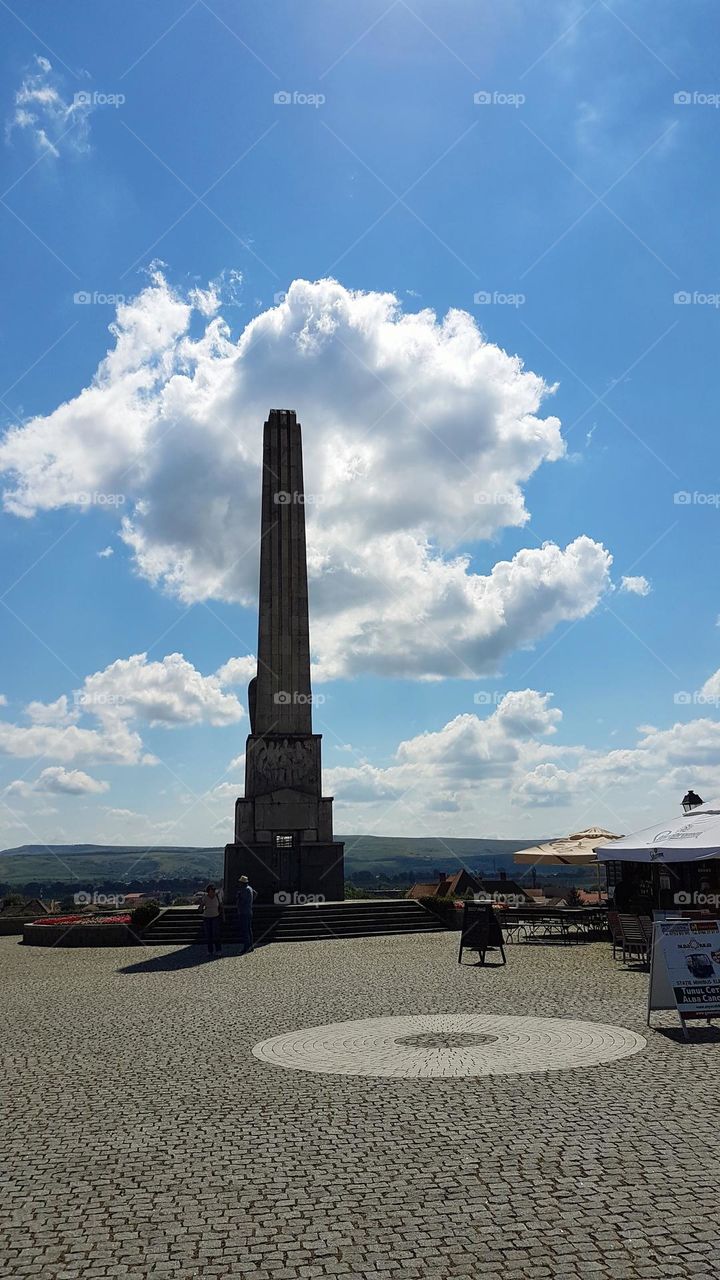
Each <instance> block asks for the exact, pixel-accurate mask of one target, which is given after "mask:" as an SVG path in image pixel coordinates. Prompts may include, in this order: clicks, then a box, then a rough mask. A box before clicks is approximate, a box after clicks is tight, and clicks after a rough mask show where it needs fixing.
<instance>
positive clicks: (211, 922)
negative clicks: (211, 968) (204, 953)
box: [200, 884, 222, 956]
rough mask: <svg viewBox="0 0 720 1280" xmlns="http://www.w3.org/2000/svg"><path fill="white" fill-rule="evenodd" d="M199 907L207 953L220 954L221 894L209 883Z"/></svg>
mask: <svg viewBox="0 0 720 1280" xmlns="http://www.w3.org/2000/svg"><path fill="white" fill-rule="evenodd" d="M200 909H201V911H202V917H203V928H204V930H205V941H206V942H207V949H208V955H209V956H211V955H213V952H215V953H216V954H217V955H221V954H222V894H221V893H220V892H219V890H217V889H216V888H215V885H214V884H209V885H208V886H207V888H206V890H205V892H204V894H203V896H202V899H201V902H200Z"/></svg>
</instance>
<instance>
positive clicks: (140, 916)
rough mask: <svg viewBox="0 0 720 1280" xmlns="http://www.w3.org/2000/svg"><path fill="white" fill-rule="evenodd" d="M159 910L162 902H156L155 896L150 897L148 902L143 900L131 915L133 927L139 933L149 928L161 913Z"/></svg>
mask: <svg viewBox="0 0 720 1280" xmlns="http://www.w3.org/2000/svg"><path fill="white" fill-rule="evenodd" d="M159 911H160V903H159V902H155V900H154V899H153V898H149V899H148V901H147V902H141V903H140V905H139V906H137V907H136V908H135V910H134V911H133V912H132V915H131V917H130V918H131V921H132V927H133V929H135V930H136V932H138V933H142V931H143V929H147V927H148V925H149V924H150V923H151V922H152V921H153V920H154V919H155V917H156V915H158V914H159Z"/></svg>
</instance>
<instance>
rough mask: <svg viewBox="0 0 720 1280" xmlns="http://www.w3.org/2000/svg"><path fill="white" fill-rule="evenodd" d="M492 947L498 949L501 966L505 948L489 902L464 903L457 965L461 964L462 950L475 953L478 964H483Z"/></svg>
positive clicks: (497, 922) (493, 910)
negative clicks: (476, 953)
mask: <svg viewBox="0 0 720 1280" xmlns="http://www.w3.org/2000/svg"><path fill="white" fill-rule="evenodd" d="M494 947H498V948H499V949H500V955H501V956H502V962H503V964H506V963H507V962H506V960H505V948H504V947H503V935H502V927H501V925H500V921H499V920H498V918H497V912H496V911H495V909H494V907H493V905H492V903H491V902H466V903H465V906H464V908H463V918H462V933H461V935H460V952H459V955H458V964H462V954H463V950H464V949H466V950H468V951H477V952H478V955H479V957H480V958H479V960H478V964H484V963H485V956H486V954H487V952H488V951H490V950H492V949H493V948H494Z"/></svg>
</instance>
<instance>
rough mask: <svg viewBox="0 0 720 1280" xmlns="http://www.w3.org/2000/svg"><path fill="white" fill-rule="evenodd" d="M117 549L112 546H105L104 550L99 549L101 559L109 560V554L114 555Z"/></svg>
mask: <svg viewBox="0 0 720 1280" xmlns="http://www.w3.org/2000/svg"><path fill="white" fill-rule="evenodd" d="M114 555H115V551H114V549H113V548H112V547H103V549H102V551H98V557H99V559H100V560H107V559H108V557H109V556H114Z"/></svg>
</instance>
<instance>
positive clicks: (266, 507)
mask: <svg viewBox="0 0 720 1280" xmlns="http://www.w3.org/2000/svg"><path fill="white" fill-rule="evenodd" d="M303 499H304V492H303V465H302V433H301V428H300V423H299V422H298V421H297V417H296V414H295V410H294V409H272V410H271V411H270V414H269V416H268V420H267V422H266V423H265V430H264V434H263V476H262V517H261V528H260V616H259V626H258V674H257V684H256V686H255V693H254V697H253V699H252V701H253V703H254V715H253V732H254V733H257V734H267V733H297V734H307V733H312V711H311V694H310V635H309V624H308V587H307V563H306V554H305V506H304V501H303Z"/></svg>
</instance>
